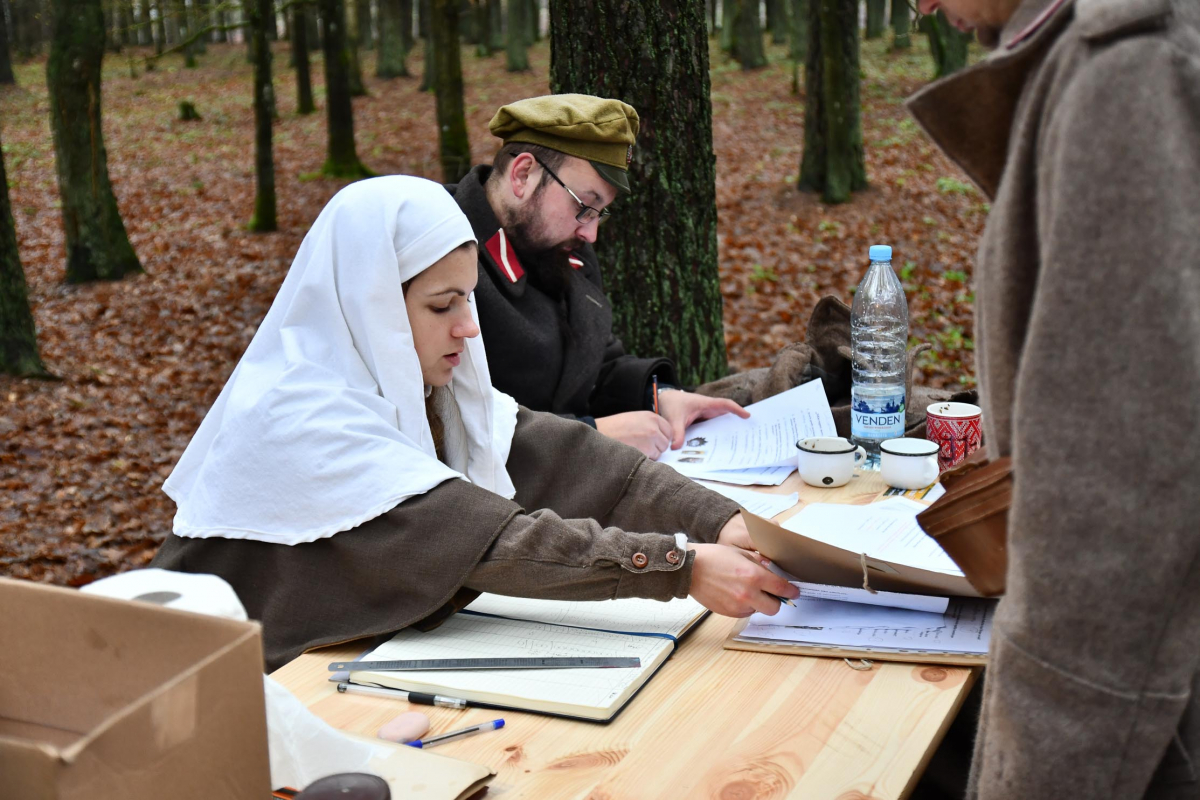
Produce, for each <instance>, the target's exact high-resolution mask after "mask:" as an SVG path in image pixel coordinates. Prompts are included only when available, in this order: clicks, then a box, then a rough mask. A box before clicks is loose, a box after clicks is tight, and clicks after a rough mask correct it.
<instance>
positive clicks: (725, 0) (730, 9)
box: [719, 0, 741, 55]
mask: <svg viewBox="0 0 1200 800" xmlns="http://www.w3.org/2000/svg"><path fill="white" fill-rule="evenodd" d="M739 2H741V0H721V38H720V40H719V43H720V45H721V52H723V53H729V54H730V55H733V53H734V52H735V51H736V49H737V25H736V24H735V22H736V20H737V7H738V3H739Z"/></svg>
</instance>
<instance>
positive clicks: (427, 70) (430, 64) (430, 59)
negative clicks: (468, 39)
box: [417, 0, 437, 92]
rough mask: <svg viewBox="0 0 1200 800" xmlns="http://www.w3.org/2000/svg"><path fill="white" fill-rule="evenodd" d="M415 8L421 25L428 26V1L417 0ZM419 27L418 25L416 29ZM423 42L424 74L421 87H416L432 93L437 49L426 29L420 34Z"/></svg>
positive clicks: (420, 90) (422, 74) (421, 90)
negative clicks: (417, 10)
mask: <svg viewBox="0 0 1200 800" xmlns="http://www.w3.org/2000/svg"><path fill="white" fill-rule="evenodd" d="M417 8H418V9H419V10H420V12H421V21H420V22H421V24H424V25H428V24H429V17H430V0H418V2H417ZM419 28H420V25H418V29H419ZM421 35H422V37H423V38H424V41H425V64H424V68H423V69H424V72H422V73H421V85H420V86H418V87H417V91H419V92H432V91H433V76H434V72H435V68H436V64H437V49H436V48H435V47H434V46H433V39H432V38H431V37H430V35H429V31H428V29H426V31H425V33H423V34H421Z"/></svg>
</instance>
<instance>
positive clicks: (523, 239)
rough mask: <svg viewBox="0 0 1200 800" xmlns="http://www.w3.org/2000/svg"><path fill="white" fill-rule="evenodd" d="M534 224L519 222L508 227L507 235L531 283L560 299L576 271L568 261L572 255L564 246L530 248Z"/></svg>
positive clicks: (522, 220)
mask: <svg viewBox="0 0 1200 800" xmlns="http://www.w3.org/2000/svg"><path fill="white" fill-rule="evenodd" d="M532 228H533V224H532V222H531V220H528V219H517V220H514V221H512V222H511V223H510V224H508V225H506V226H505V228H504V233H505V235H506V236H507V237H508V240H509V242H511V243H512V246H513V249H514V250H516V251H517V257H518V258H519V259H520V260H521V266H522V267H523V268H524V270H525V277H527V278H528V279H529V282H530V283H531V284H532V285H533V286H536V287H537V288H538V289H540V290H542V291H543V292H545V293H546V294H548V295H550V296H551V297H553V298H556V299H557V298H561V297H563V296H564V295H565V294H566V292H567V286H568V282H569V281H570V280H571V273H572V272H573V271H574V268H573V267H572V266H571V264H570V262H569V261H567V258H568V257H569V255H570V254H569V253H568V252H567V251H565V250H563V249H562V245H561V244H559V245H555V246H552V247H531V246H530V240H531V238H532V237H531V235H530V234H531V232H532Z"/></svg>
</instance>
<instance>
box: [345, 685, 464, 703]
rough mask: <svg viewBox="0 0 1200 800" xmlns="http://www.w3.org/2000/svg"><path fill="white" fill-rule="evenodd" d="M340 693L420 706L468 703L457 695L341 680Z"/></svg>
mask: <svg viewBox="0 0 1200 800" xmlns="http://www.w3.org/2000/svg"><path fill="white" fill-rule="evenodd" d="M337 690H338V691H339V692H341V693H342V694H362V695H369V696H370V697H386V698H388V699H389V700H407V701H408V702H410V703H417V704H418V705H422V706H439V707H440V708H466V707H467V706H469V705H470V703H468V702H467V701H466V700H460V699H459V698H457V697H443V696H442V695H440V694H425V693H424V692H406V691H404V690H403V689H385V688H384V687H382V686H359V685H358V684H356V683H346V682H344V681H343V682H342V683H339V684H338V685H337Z"/></svg>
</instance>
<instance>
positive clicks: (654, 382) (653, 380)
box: [650, 375, 658, 414]
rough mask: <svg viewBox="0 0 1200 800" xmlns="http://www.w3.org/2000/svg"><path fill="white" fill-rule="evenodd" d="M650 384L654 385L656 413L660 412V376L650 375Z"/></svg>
mask: <svg viewBox="0 0 1200 800" xmlns="http://www.w3.org/2000/svg"><path fill="white" fill-rule="evenodd" d="M650 385H651V386H653V387H654V395H653V396H654V413H655V414H657V413H658V376H657V375H651V376H650Z"/></svg>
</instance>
